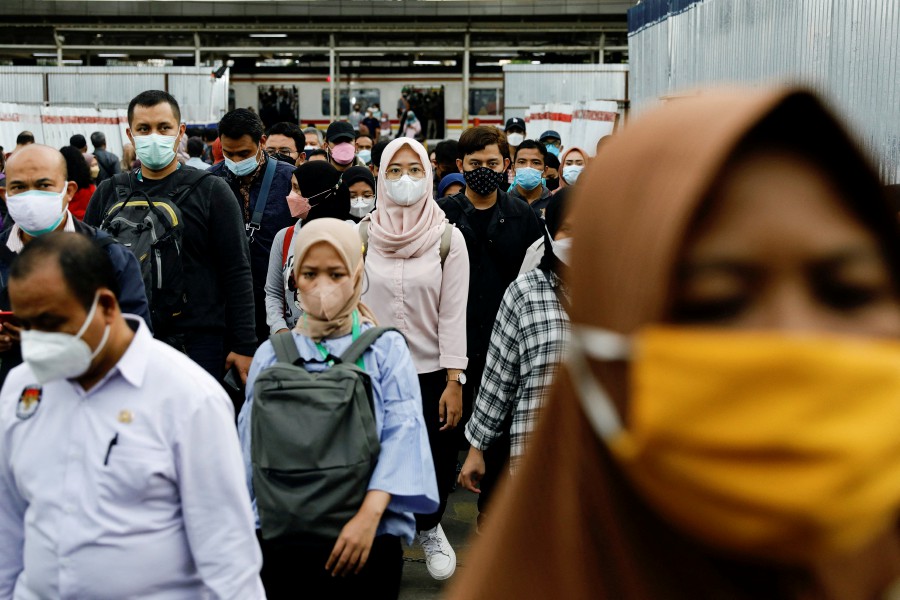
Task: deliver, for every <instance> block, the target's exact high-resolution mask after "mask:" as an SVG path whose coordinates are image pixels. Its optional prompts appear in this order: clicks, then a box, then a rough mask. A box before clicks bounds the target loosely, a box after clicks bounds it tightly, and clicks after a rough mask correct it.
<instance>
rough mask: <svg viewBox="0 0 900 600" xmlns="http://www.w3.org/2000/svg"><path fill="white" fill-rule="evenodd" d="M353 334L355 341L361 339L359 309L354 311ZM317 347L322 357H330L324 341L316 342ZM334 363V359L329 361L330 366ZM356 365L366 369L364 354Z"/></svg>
mask: <svg viewBox="0 0 900 600" xmlns="http://www.w3.org/2000/svg"><path fill="white" fill-rule="evenodd" d="M352 335H353V341H354V342H355V341H356V340H357V339H359V311H358V310H354V311H353V329H352ZM316 348H318V349H319V352H321V353H322V358H326V359H327V358H328V357H329V355H330V353H329V352H328V348H326V347H325V344H323V343H322V342H316ZM333 364H334V363H333V362H332V361H328V365H329V366H331V365H333ZM356 366H357V367H359V368H360V369H362V370H364V371H365V369H366V363H365V361H363V357H362V356H360V357H359V360H357V361H356Z"/></svg>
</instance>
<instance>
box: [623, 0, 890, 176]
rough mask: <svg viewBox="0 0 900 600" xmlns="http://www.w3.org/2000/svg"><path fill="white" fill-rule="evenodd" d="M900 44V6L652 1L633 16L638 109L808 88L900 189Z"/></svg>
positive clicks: (813, 0) (878, 1) (797, 0)
mask: <svg viewBox="0 0 900 600" xmlns="http://www.w3.org/2000/svg"><path fill="white" fill-rule="evenodd" d="M898 40H900V2H898V0H790V1H785V0H700V1H696V0H690V1H686V0H644V2H643V3H642V5H639V6H638V7H637V8H636V9H632V11H631V12H630V13H629V34H628V46H629V60H630V66H631V70H630V72H631V79H630V95H631V101H632V107H633V109H634V110H635V111H638V112H639V111H640V110H642V109H644V108H646V107H647V106H651V105H652V104H653V103H654V101H656V100H658V99H659V98H660V97H663V96H666V95H669V94H672V93H675V92H677V91H679V90H684V89H686V88H691V87H696V86H698V85H701V84H706V83H719V82H723V83H731V82H743V83H771V82H773V81H774V82H777V81H790V82H799V83H803V84H805V85H809V86H811V87H812V88H814V89H816V90H819V91H820V92H822V93H823V94H824V96H825V97H826V99H827V100H828V101H829V102H830V103H831V104H832V105H833V106H835V107H836V108H837V109H838V111H839V112H841V113H842V115H843V116H844V118H845V119H847V120H848V121H849V122H850V123H851V125H853V126H854V127H855V129H856V132H857V135H858V137H860V138H861V139H862V141H863V143H864V145H865V146H866V147H867V149H868V150H869V151H870V152H872V153H873V154H874V155H875V156H876V157H877V158H878V160H879V161H880V164H881V170H882V175H883V176H884V177H885V179H886V180H887V181H888V182H894V183H900V42H898Z"/></svg>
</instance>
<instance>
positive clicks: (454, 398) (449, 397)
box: [438, 369, 462, 431]
mask: <svg viewBox="0 0 900 600" xmlns="http://www.w3.org/2000/svg"><path fill="white" fill-rule="evenodd" d="M461 372H462V371H460V370H459V369H448V370H447V375H448V379H449V380H448V381H447V387H446V388H444V393H442V394H441V403H440V404H439V405H438V415H440V419H441V423H443V424H444V426H443V427H441V431H446V430H447V429H453V428H454V427H456V425H457V424H458V423H459V420H460V419H461V418H462V384H461V383H459V382H458V381H456V377H458V376H459V374H460V373H461Z"/></svg>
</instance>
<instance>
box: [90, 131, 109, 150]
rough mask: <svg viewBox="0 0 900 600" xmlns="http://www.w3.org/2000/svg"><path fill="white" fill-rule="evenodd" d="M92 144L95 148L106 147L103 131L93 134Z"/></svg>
mask: <svg viewBox="0 0 900 600" xmlns="http://www.w3.org/2000/svg"><path fill="white" fill-rule="evenodd" d="M91 143H92V144H93V145H94V148H102V147H103V146H105V145H106V135H104V134H103V132H102V131H95V132H94V133H92V134H91Z"/></svg>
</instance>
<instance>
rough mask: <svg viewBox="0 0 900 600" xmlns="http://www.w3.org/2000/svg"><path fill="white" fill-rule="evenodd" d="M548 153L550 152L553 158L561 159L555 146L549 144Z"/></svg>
mask: <svg viewBox="0 0 900 600" xmlns="http://www.w3.org/2000/svg"><path fill="white" fill-rule="evenodd" d="M547 152H549V153H550V154H552V155H553V156H555V157H557V158H559V148H557V147H556V146H554V145H553V144H547Z"/></svg>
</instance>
